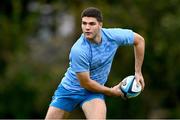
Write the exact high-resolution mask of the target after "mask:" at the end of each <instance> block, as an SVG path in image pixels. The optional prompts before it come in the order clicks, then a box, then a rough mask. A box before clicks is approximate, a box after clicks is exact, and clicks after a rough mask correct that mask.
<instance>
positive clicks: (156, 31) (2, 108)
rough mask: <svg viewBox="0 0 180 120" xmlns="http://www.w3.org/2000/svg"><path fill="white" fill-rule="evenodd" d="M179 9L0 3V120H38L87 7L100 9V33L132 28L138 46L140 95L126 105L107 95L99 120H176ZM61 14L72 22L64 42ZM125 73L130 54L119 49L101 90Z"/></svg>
mask: <svg viewBox="0 0 180 120" xmlns="http://www.w3.org/2000/svg"><path fill="white" fill-rule="evenodd" d="M179 4H180V1H179V0H169V1H166V2H165V1H164V0H157V1H152V0H144V1H142V0H134V1H131V0H121V1H119V0H111V1H109V0H103V1H102V0H96V1H93V0H92V1H83V0H73V1H72V0H53V1H44V0H41V1H31V0H29V1H23V0H16V1H10V0H7V1H5V0H3V1H2V3H1V5H0V82H1V84H0V118H44V116H45V114H46V111H47V108H48V105H49V103H50V100H51V96H52V95H53V92H54V90H55V89H56V87H57V85H58V84H59V82H60V80H61V78H62V77H63V74H64V73H65V70H66V68H67V67H68V52H69V50H70V47H71V45H72V44H73V43H74V41H76V39H77V38H78V37H79V35H80V34H81V29H80V22H81V21H80V12H81V11H82V10H83V9H84V8H85V7H88V6H95V7H98V8H100V9H101V10H102V12H103V15H104V27H122V28H129V29H133V30H134V31H135V32H138V33H140V34H141V35H142V36H143V37H144V38H145V41H146V53H145V58H144V64H143V75H144V79H145V82H146V87H145V90H144V91H143V92H142V93H141V94H140V96H138V97H137V98H133V99H129V100H127V101H124V100H122V99H120V98H114V97H107V99H106V102H107V106H108V113H107V118H179V117H180V115H179V112H180V103H179V100H180V95H179V93H180V90H179V87H180V82H179V80H178V79H179V78H180V71H179V68H180V64H179V61H180V54H179V51H180V46H179V39H178V35H179V31H180V22H179V21H180V7H179ZM65 14H68V15H71V16H72V17H73V18H74V22H75V23H74V24H75V29H73V32H72V33H71V34H70V35H68V36H65V37H64V36H62V35H61V34H60V33H59V32H58V30H59V24H62V23H63V21H62V19H61V18H62V16H63V15H65ZM59 18H60V19H59ZM47 31H48V32H47ZM43 36H45V37H43ZM44 38H45V39H44ZM133 72H134V56H133V48H131V47H121V48H119V49H118V51H117V54H116V56H115V59H114V62H113V66H112V71H111V73H110V76H109V81H108V83H107V84H106V85H107V86H113V85H115V84H117V83H119V82H120V81H121V80H122V79H123V78H124V77H125V76H127V75H130V74H134V73H133ZM72 116H73V115H72Z"/></svg>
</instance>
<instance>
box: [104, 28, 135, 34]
mask: <svg viewBox="0 0 180 120" xmlns="http://www.w3.org/2000/svg"><path fill="white" fill-rule="evenodd" d="M102 32H103V33H105V34H108V35H113V34H119V33H122V34H125V33H133V31H132V30H131V29H123V28H102ZM119 35H120V34H119Z"/></svg>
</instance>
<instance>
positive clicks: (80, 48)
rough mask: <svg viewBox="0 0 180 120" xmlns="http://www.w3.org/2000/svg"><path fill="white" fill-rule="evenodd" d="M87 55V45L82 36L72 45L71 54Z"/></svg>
mask: <svg viewBox="0 0 180 120" xmlns="http://www.w3.org/2000/svg"><path fill="white" fill-rule="evenodd" d="M88 53H89V44H88V42H87V41H86V40H84V36H83V35H81V37H80V38H79V39H78V40H77V41H76V42H75V43H74V45H73V46H72V48H71V54H75V55H76V56H78V55H83V56H84V55H87V54H88Z"/></svg>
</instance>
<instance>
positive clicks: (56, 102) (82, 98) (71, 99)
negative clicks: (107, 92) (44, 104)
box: [50, 85, 104, 112]
mask: <svg viewBox="0 0 180 120" xmlns="http://www.w3.org/2000/svg"><path fill="white" fill-rule="evenodd" d="M95 98H100V99H102V100H104V95H103V94H100V93H95V92H90V91H87V90H82V91H71V90H67V89H65V88H64V87H63V86H62V85H59V87H58V89H57V90H56V91H55V93H54V96H53V97H52V101H51V103H50V106H54V107H56V108H59V109H62V110H64V111H67V112H71V111H73V110H75V109H76V108H77V107H79V106H80V107H82V105H83V103H85V102H87V101H89V100H92V99H95Z"/></svg>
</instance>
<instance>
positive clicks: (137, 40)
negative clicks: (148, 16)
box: [134, 32, 144, 46]
mask: <svg viewBox="0 0 180 120" xmlns="http://www.w3.org/2000/svg"><path fill="white" fill-rule="evenodd" d="M140 43H142V44H144V38H143V37H142V36H141V35H139V34H138V33H135V32H134V45H135V46H136V45H138V44H140Z"/></svg>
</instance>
